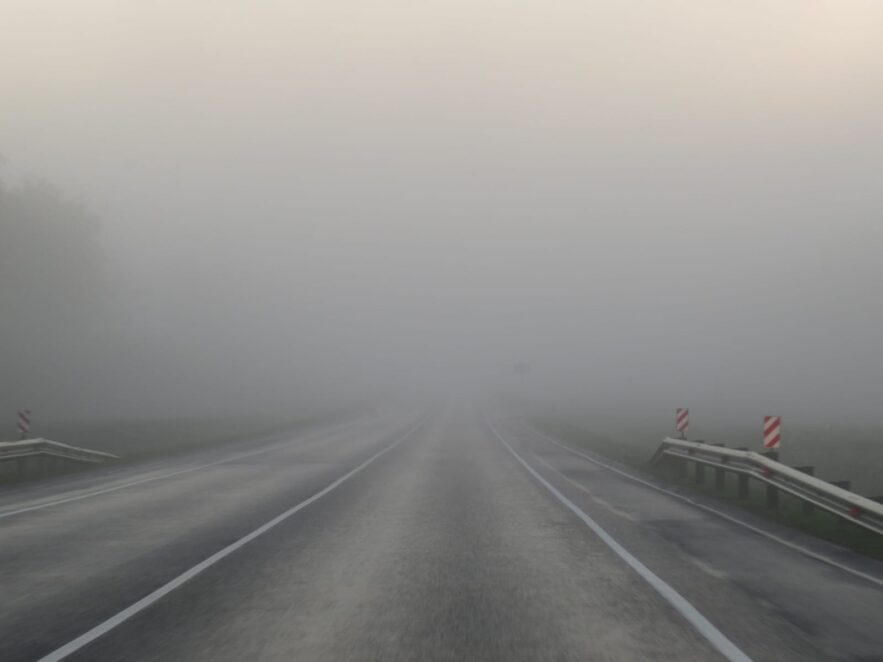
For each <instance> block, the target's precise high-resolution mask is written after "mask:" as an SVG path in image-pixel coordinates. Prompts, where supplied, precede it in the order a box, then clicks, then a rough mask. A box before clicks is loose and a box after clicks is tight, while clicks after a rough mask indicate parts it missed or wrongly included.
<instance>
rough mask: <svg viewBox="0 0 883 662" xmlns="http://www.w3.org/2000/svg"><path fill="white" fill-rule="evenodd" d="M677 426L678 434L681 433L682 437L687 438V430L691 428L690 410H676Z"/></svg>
mask: <svg viewBox="0 0 883 662" xmlns="http://www.w3.org/2000/svg"><path fill="white" fill-rule="evenodd" d="M675 425H676V429H677V431H678V432H680V433H681V436H682V437H683V436H685V435H686V434H687V428H689V427H690V410H689V409H680V408H678V409H676V410H675Z"/></svg>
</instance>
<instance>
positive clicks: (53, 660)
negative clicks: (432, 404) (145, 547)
mask: <svg viewBox="0 0 883 662" xmlns="http://www.w3.org/2000/svg"><path fill="white" fill-rule="evenodd" d="M425 422H426V419H423V420H421V421H420V422H419V423H417V425H416V426H414V427H413V428H411V429H410V430H408V432H406V433H405V434H404V435H403V436H401V437H399V438H398V439H397V440H396V441H394V442H393V443H391V444H390V445H389V446H387V447H386V448H384V449H382V450H380V451H378V452H377V453H375V454H374V455H372V456H371V457H369V458H368V459H367V460H365V461H364V462H362V463H361V464H360V465H359V466H357V467H356V468H355V469H352V470H350V471H348V472H347V473H345V474H344V475H343V476H341V477H340V478H338V479H337V480H335V481H334V482H333V483H331V484H329V485H327V486H325V487H324V488H323V489H321V490H319V491H318V492H316V493H315V494H314V495H313V496H311V497H309V498H308V499H306V500H304V501H301V502H300V503H299V504H297V505H296V506H293V507H291V508H289V509H288V510H286V511H285V512H284V513H282V514H281V515H277V516H276V517H274V518H273V519H271V520H270V521H269V522H267V523H266V524H263V525H261V526H259V527H258V528H256V529H255V530H254V531H252V532H251V533H248V534H246V535H245V536H243V537H242V538H240V539H239V540H237V541H236V542H233V543H230V544H229V545H227V546H226V547H224V548H223V549H221V550H220V551H217V552H215V553H214V554H212V555H211V556H209V557H208V558H207V559H205V560H203V561H200V562H199V563H197V564H196V565H195V566H193V567H192V568H190V569H189V570H186V571H184V572H182V573H181V574H180V575H178V576H177V577H175V578H174V579H172V580H170V581H168V582H167V583H165V584H163V585H162V586H160V587H159V588H158V589H156V590H155V591H153V592H152V593H148V594H147V595H145V596H144V597H143V598H141V599H140V600H138V601H137V602H135V603H133V604H131V605H129V606H128V607H126V608H125V609H123V610H122V611H121V612H119V613H117V614H115V615H114V616H111V617H110V618H108V619H107V620H106V621H104V622H102V623H99V624H98V625H96V626H95V627H93V628H92V629H91V630H88V631H87V632H84V633H83V634H81V635H80V636H79V637H77V638H76V639H74V640H72V641H70V642H68V643H66V644H65V645H64V646H62V647H60V648H57V649H55V650H54V651H52V652H51V653H49V654H47V655H44V656H43V657H41V658H40V659H39V660H38V662H58V660H63V659H64V658H66V657H67V656H68V655H71V654H72V653H75V652H77V651H78V650H80V649H81V648H83V647H84V646H86V645H88V644H90V643H92V642H93V641H95V640H96V639H98V638H99V637H101V636H102V635H104V634H106V633H108V632H110V631H111V630H113V629H114V628H115V627H117V626H118V625H120V624H122V623H124V622H125V621H127V620H129V619H130V618H132V616H135V615H136V614H137V613H138V612H140V611H143V610H144V609H146V608H147V607H149V606H150V605H152V604H153V603H154V602H156V601H158V600H160V599H162V598H163V597H165V596H166V595H168V594H169V593H171V592H172V591H174V590H175V589H176V588H178V587H179V586H181V585H182V584H184V583H186V582H187V581H189V580H191V579H193V578H194V577H196V576H197V575H198V574H199V573H201V572H202V571H203V570H206V569H208V568H210V567H211V566H213V565H214V564H216V563H217V562H218V561H220V560H221V559H223V558H225V557H227V556H229V555H230V554H232V553H233V552H235V551H236V550H238V549H239V548H240V547H244V546H245V545H247V544H248V543H250V542H251V541H252V540H254V539H255V538H257V537H258V536H260V535H262V534H264V533H266V532H267V531H269V530H270V529H272V528H273V527H275V526H276V525H278V524H280V523H281V522H283V521H284V520H286V519H288V518H289V517H291V516H292V515H294V514H295V513H297V512H298V511H300V510H303V509H304V508H306V507H307V506H309V505H310V504H311V503H313V502H315V501H318V500H319V499H321V498H322V497H323V496H325V495H326V494H328V493H329V492H331V491H332V490H334V489H335V488H337V487H339V486H340V485H341V484H342V483H344V482H346V481H347V480H349V479H350V478H352V477H353V476H355V475H356V474H357V473H359V472H360V471H361V470H362V469H364V468H365V467H367V466H368V465H369V464H371V463H372V462H374V460H376V459H378V458H379V457H381V456H382V455H385V454H386V453H388V452H389V451H391V450H392V449H393V448H395V447H396V446H398V445H399V444H401V443H402V442H403V441H405V439H407V438H408V437H410V436H411V435H412V434H414V433H415V432H416V431H417V430H419V429H420V427H421V426H422V425H423V424H424V423H425Z"/></svg>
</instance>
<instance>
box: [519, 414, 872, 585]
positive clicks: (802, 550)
mask: <svg viewBox="0 0 883 662" xmlns="http://www.w3.org/2000/svg"><path fill="white" fill-rule="evenodd" d="M528 427H529V428H530V430H531V431H533V432H535V433H536V434H538V435H539V436H541V437H542V438H543V439H545V440H546V441H548V442H550V443H553V444H555V445H556V446H558V447H559V448H562V449H564V450H566V451H567V452H568V453H571V454H573V455H577V456H579V457H581V458H583V459H585V460H588V461H589V462H592V463H593V464H597V465H598V466H599V467H603V468H604V469H607V470H608V471H612V472H613V473H615V474H619V475H620V476H624V477H625V478H628V479H630V480H633V481H635V482H636V483H640V484H641V485H644V486H646V487H649V488H652V489H654V490H656V491H657V492H662V493H663V494H667V495H668V496H670V497H674V498H675V499H679V500H680V501H683V502H684V503H688V504H690V505H691V506H694V507H695V508H699V509H700V510H704V511H706V512H709V513H711V514H713V515H717V516H718V517H720V518H721V519H725V520H727V521H728V522H732V523H733V524H738V525H739V526H741V527H744V528H746V529H748V530H749V531H751V532H752V533H756V534H757V535H760V536H763V537H764V538H768V539H770V540H772V541H774V542H777V543H779V544H780V545H784V546H785V547H787V548H789V549H793V550H794V551H796V552H800V553H801V554H803V555H804V556H808V557H809V558H811V559H813V560H815V561H819V562H821V563H824V564H826V565H829V566H831V567H833V568H837V569H838V570H842V571H843V572H846V573H848V574H850V575H853V576H855V577H858V578H860V579H864V580H866V581H869V582H871V583H872V584H876V585H877V586H881V587H883V579H879V578H878V577H874V575H869V574H867V573H865V572H862V571H861V570H856V569H855V568H850V567H849V566H848V565H844V564H843V563H839V562H838V561H835V560H834V559H832V558H830V557H828V556H825V555H824V554H819V553H818V552H813V551H812V550H809V549H807V548H806V547H802V546H800V545H798V544H797V543H793V542H791V541H790V540H786V539H785V538H781V537H779V536H777V535H776V534H774V533H770V532H769V531H764V530H763V529H761V528H759V527H756V526H754V525H753V524H749V523H748V522H745V521H743V520H740V519H739V518H738V517H733V516H732V515H727V514H726V513H724V512H722V511H720V510H717V509H716V508H712V507H711V506H706V505H705V504H703V503H699V502H698V501H694V500H693V499H691V498H689V497H686V496H684V495H683V494H678V493H677V492H672V491H670V490H667V489H665V488H664V487H659V485H654V484H653V483H651V482H650V481H647V480H644V479H642V478H638V477H637V476H634V475H632V474H630V473H628V472H627V471H623V470H622V469H617V468H616V467H614V466H611V465H609V464H606V463H605V462H601V461H600V460H596V459H595V458H593V457H592V456H590V455H587V454H585V453H581V452H580V451H578V450H574V449H573V448H570V447H569V446H567V445H565V444H562V443H561V442H559V441H558V440H557V439H554V438H552V437H550V436H549V435H547V434H545V433H543V432H541V431H539V430H537V429H535V428H533V427H532V426H528Z"/></svg>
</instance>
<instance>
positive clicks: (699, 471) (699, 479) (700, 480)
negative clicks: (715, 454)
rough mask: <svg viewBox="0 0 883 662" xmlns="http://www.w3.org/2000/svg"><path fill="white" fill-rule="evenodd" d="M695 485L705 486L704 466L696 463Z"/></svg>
mask: <svg viewBox="0 0 883 662" xmlns="http://www.w3.org/2000/svg"><path fill="white" fill-rule="evenodd" d="M696 484H697V485H705V465H704V464H702V463H700V462H696Z"/></svg>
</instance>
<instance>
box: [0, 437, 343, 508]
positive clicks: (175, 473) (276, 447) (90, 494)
mask: <svg viewBox="0 0 883 662" xmlns="http://www.w3.org/2000/svg"><path fill="white" fill-rule="evenodd" d="M357 424H358V421H356V422H355V423H351V424H348V425H346V426H344V427H343V428H341V429H340V430H338V432H343V431H344V430H348V429H349V428H351V427H353V426H355V425H357ZM319 434H320V435H321V433H319ZM294 441H296V438H295V439H292V440H289V441H285V442H282V443H277V444H273V445H272V446H268V447H266V448H261V449H260V450H256V451H249V452H248V453H239V454H237V455H232V456H230V457H226V458H224V459H222V460H216V461H214V462H208V463H206V464H200V465H198V466H195V467H187V468H186V469H179V470H177V471H172V472H169V473H165V474H160V475H159V476H149V477H147V478H139V479H138V480H131V481H129V482H128V483H122V484H120V485H114V486H113V487H106V488H104V489H100V490H93V491H92V492H84V493H82V494H76V495H74V496H70V497H64V498H63V499H53V500H52V501H42V502H40V503H37V504H34V505H33V506H26V507H24V508H17V509H15V510H7V511H4V512H0V519H3V518H5V517H12V516H13V515H20V514H21V513H28V512H31V511H33V510H42V509H43V508H49V507H51V506H60V505H61V504H63V503H70V502H71V501H80V500H82V499H89V498H91V497H94V496H100V495H102V494H107V493H109V492H116V491H118V490H124V489H126V488H128V487H135V486H136V485H143V484H145V483H152V482H154V481H157V480H165V479H166V478H174V477H175V476H180V475H181V474H187V473H190V472H192V471H200V470H201V469H208V468H209V467H216V466H218V465H219V464H226V463H228V462H235V461H236V460H242V459H244V458H247V457H253V456H255V455H262V454H264V453H270V452H272V451H276V450H281V449H284V448H285V447H286V446H289V445H290V444H292V443H293V442H294ZM301 441H302V442H303V443H307V442H306V440H303V439H302V440H301Z"/></svg>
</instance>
